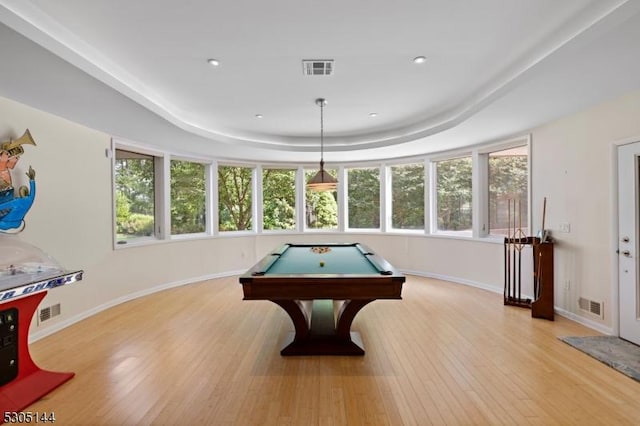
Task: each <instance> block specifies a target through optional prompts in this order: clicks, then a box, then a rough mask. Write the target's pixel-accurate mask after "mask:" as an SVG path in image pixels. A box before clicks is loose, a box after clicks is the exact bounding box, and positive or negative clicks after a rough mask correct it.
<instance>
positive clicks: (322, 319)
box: [240, 243, 405, 356]
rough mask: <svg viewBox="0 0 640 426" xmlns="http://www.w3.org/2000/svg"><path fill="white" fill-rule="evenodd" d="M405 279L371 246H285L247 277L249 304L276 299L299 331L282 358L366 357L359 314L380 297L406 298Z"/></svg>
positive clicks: (243, 279)
mask: <svg viewBox="0 0 640 426" xmlns="http://www.w3.org/2000/svg"><path fill="white" fill-rule="evenodd" d="M404 281H405V277H404V275H402V274H401V273H400V272H398V271H397V270H396V269H395V268H394V267H393V266H391V265H390V264H389V262H387V261H386V260H385V259H383V258H382V257H380V256H378V255H376V254H375V253H374V252H373V251H372V250H371V249H369V248H368V247H367V246H365V245H363V244H359V243H353V244H335V243H331V244H325V243H323V244H285V245H283V246H281V247H279V248H277V249H276V250H273V251H271V252H270V253H268V254H267V255H266V256H265V257H264V258H263V259H262V260H260V261H259V262H258V263H256V264H255V265H254V266H253V267H252V268H251V269H249V270H248V271H247V272H246V273H245V274H244V275H242V276H241V277H240V283H241V284H242V289H243V292H244V300H270V301H272V302H274V303H276V304H277V305H279V306H280V307H282V309H284V310H285V311H286V312H287V314H288V315H289V317H290V318H291V321H292V322H293V326H294V329H295V333H290V334H289V336H288V337H287V341H286V342H285V345H284V348H283V349H282V350H281V351H280V354H281V355H284V356H288V355H364V349H363V345H362V340H361V338H360V334H359V333H358V332H354V331H351V324H352V322H353V319H354V318H355V316H356V314H357V313H358V312H359V311H360V309H362V308H363V307H364V306H366V305H367V304H368V303H371V302H373V301H374V300H376V299H401V298H402V284H403V283H404Z"/></svg>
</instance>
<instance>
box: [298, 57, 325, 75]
mask: <svg viewBox="0 0 640 426" xmlns="http://www.w3.org/2000/svg"><path fill="white" fill-rule="evenodd" d="M302 72H303V73H304V75H331V74H333V59H304V60H303V61H302Z"/></svg>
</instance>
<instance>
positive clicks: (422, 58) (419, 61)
mask: <svg viewBox="0 0 640 426" xmlns="http://www.w3.org/2000/svg"><path fill="white" fill-rule="evenodd" d="M426 60H427V58H426V57H425V56H416V57H415V58H413V63H414V64H422V63H424V62H426Z"/></svg>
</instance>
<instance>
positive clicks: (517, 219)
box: [504, 198, 554, 321]
mask: <svg viewBox="0 0 640 426" xmlns="http://www.w3.org/2000/svg"><path fill="white" fill-rule="evenodd" d="M507 201H508V203H509V204H508V230H507V236H506V237H505V239H504V304H505V305H511V306H520V307H524V308H530V309H531V316H532V317H533V318H544V319H548V320H551V321H553V320H554V310H553V303H554V302H553V292H554V289H553V242H552V241H551V239H550V238H549V237H548V236H547V234H546V231H545V230H544V217H545V214H546V205H547V200H546V198H545V200H544V209H543V214H542V230H541V231H540V233H539V235H538V236H537V237H532V236H525V234H524V232H523V230H522V215H521V213H522V206H521V202H520V200H507ZM512 207H513V209H512ZM529 247H531V250H529V249H528V248H529ZM523 252H524V253H525V255H526V258H529V256H528V254H529V253H530V252H531V253H532V256H531V258H532V259H531V260H529V259H526V260H525V261H526V262H533V276H532V280H533V295H530V297H527V296H525V295H523V291H522V283H523V269H524V271H525V274H526V275H528V274H529V271H530V270H529V269H528V268H527V267H526V264H525V265H524V268H523V264H522V257H523ZM525 278H527V277H526V276H525Z"/></svg>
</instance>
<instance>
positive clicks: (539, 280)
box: [534, 251, 542, 300]
mask: <svg viewBox="0 0 640 426" xmlns="http://www.w3.org/2000/svg"><path fill="white" fill-rule="evenodd" d="M541 267H542V251H540V252H539V253H538V271H537V274H536V275H537V277H536V279H535V281H534V283H535V284H536V290H535V295H536V300H538V298H539V297H540V293H541V292H542V269H540V268H541Z"/></svg>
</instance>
